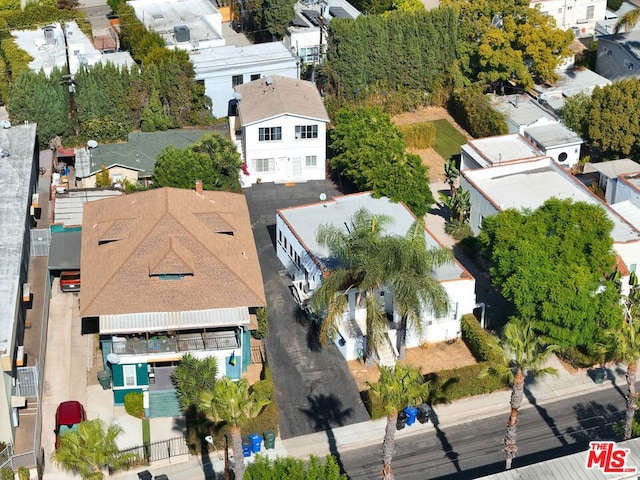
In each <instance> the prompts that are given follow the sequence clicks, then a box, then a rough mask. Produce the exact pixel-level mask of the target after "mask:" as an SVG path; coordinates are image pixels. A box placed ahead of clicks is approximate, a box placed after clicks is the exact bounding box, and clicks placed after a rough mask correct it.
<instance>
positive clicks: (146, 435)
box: [142, 418, 151, 445]
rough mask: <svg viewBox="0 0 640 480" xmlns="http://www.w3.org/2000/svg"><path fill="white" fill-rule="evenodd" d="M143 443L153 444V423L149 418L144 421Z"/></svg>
mask: <svg viewBox="0 0 640 480" xmlns="http://www.w3.org/2000/svg"><path fill="white" fill-rule="evenodd" d="M142 443H143V444H145V445H146V444H148V443H151V422H149V419H148V418H143V419H142Z"/></svg>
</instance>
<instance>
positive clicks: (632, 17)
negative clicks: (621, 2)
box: [613, 8, 640, 34]
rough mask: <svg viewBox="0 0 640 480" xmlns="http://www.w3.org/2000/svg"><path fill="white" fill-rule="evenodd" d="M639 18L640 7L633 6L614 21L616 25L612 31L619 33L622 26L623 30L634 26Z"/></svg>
mask: <svg viewBox="0 0 640 480" xmlns="http://www.w3.org/2000/svg"><path fill="white" fill-rule="evenodd" d="M639 20H640V8H634V9H633V10H629V11H628V12H627V13H625V14H624V15H622V16H621V17H620V18H619V19H618V21H617V22H616V26H615V28H614V29H613V33H616V34H617V33H619V32H620V30H622V28H624V29H625V31H627V32H628V31H629V30H631V29H632V28H633V27H635V26H636V24H637V23H638V21H639Z"/></svg>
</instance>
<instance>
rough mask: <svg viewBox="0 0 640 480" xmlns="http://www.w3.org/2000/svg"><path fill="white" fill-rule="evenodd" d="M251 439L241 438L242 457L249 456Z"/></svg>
mask: <svg viewBox="0 0 640 480" xmlns="http://www.w3.org/2000/svg"><path fill="white" fill-rule="evenodd" d="M251 443H252V442H251V439H250V438H249V437H242V456H243V457H250V456H251Z"/></svg>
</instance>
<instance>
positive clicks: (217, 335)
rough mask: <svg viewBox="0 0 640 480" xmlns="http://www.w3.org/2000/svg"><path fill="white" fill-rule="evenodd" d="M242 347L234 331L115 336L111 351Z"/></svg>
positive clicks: (145, 352)
mask: <svg viewBox="0 0 640 480" xmlns="http://www.w3.org/2000/svg"><path fill="white" fill-rule="evenodd" d="M233 348H240V338H239V337H238V335H237V334H236V333H234V332H209V333H206V334H205V335H203V334H200V333H189V334H185V335H176V336H173V337H157V338H151V339H149V340H147V339H144V338H141V339H136V338H122V337H114V338H113V339H112V342H111V351H112V352H113V353H117V354H118V355H152V354H154V353H176V352H192V351H194V350H229V349H233Z"/></svg>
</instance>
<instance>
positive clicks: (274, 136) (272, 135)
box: [258, 127, 282, 142]
mask: <svg viewBox="0 0 640 480" xmlns="http://www.w3.org/2000/svg"><path fill="white" fill-rule="evenodd" d="M258 140H260V141H261V142H271V141H273V140H282V127H263V128H260V129H259V131H258Z"/></svg>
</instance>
